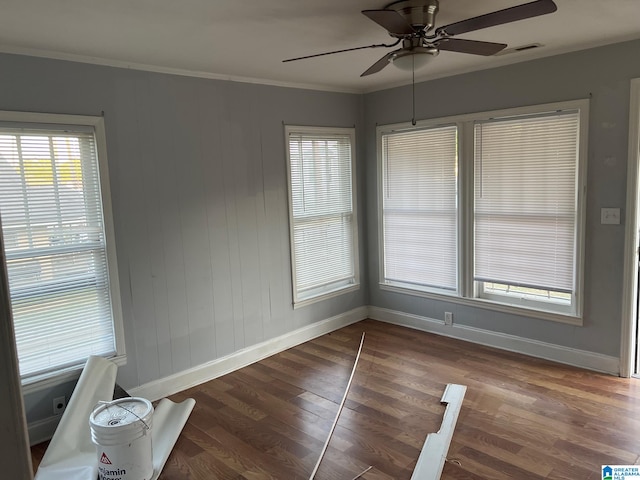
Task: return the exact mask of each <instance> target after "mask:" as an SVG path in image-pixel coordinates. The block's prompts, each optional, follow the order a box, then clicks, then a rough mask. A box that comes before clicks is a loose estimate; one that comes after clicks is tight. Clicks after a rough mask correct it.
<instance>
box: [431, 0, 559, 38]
mask: <svg viewBox="0 0 640 480" xmlns="http://www.w3.org/2000/svg"><path fill="white" fill-rule="evenodd" d="M557 9H558V7H557V6H556V4H555V3H554V2H553V0H537V1H535V2H529V3H524V4H522V5H517V6H515V7H510V8H505V9H504V10H498V11H497V12H492V13H487V14H485V15H480V16H479V17H473V18H468V19H467V20H462V21H460V22H456V23H452V24H450V25H446V26H444V27H440V28H438V30H437V31H436V34H438V35H442V34H444V35H460V34H461V33H467V32H472V31H474V30H480V29H481V28H487V27H493V26H496V25H502V24H504V23H511V22H517V21H518V20H524V19H526V18H532V17H537V16H539V15H546V14H547V13H553V12H555V11H556V10H557Z"/></svg>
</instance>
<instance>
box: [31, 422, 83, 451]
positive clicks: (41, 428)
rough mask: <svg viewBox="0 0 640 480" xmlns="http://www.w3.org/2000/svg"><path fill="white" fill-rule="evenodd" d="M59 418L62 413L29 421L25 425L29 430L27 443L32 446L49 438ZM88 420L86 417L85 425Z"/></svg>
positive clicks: (56, 426)
mask: <svg viewBox="0 0 640 480" xmlns="http://www.w3.org/2000/svg"><path fill="white" fill-rule="evenodd" d="M61 418H62V415H55V416H53V417H47V418H45V419H43V420H38V421H36V422H31V423H30V424H29V425H28V427H27V428H28V430H29V444H30V445H31V446H32V447H33V446H34V445H37V444H39V443H42V442H46V441H47V440H50V439H51V437H53V434H54V432H55V431H56V428H58V423H60V419H61ZM88 422H89V419H87V425H89V423H88Z"/></svg>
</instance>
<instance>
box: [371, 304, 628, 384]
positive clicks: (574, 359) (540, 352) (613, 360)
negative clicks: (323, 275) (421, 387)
mask: <svg viewBox="0 0 640 480" xmlns="http://www.w3.org/2000/svg"><path fill="white" fill-rule="evenodd" d="M369 318H371V319H372V320H379V321H381V322H386V323H392V324H394V325H400V326H403V327H409V328H413V329H416V330H422V331H424V332H430V333H435V334H438V335H443V336H446V337H451V338H456V339H459V340H465V341H468V342H472V343H477V344H480V345H486V346H489V347H494V348H499V349H501V350H507V351H510V352H515V353H520V354H523V355H529V356H531V357H537V358H543V359H545V360H551V361H554V362H558V363H563V364H566V365H573V366H575V367H581V368H586V369H588V370H594V371H597V372H603V373H608V374H611V375H616V376H617V375H618V374H619V373H620V359H619V358H618V357H611V356H608V355H602V354H599V353H594V352H588V351H586V350H578V349H575V348H570V347H564V346H562V345H556V344H552V343H546V342H540V341H538V340H531V339H529V338H524V337H518V336H516V335H508V334H505V333H498V332H492V331H490V330H483V329H481V328H475V327H468V326H465V325H456V324H453V325H444V322H443V321H442V320H436V319H433V318H429V317H423V316H420V315H413V314H410V313H404V312H398V311H395V310H388V309H385V308H379V307H369Z"/></svg>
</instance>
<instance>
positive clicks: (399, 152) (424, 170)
mask: <svg viewBox="0 0 640 480" xmlns="http://www.w3.org/2000/svg"><path fill="white" fill-rule="evenodd" d="M457 152H458V151H457V127H456V126H455V125H452V126H443V127H436V128H428V129H423V130H414V131H400V132H391V133H384V134H383V135H382V177H383V212H382V215H383V239H384V249H383V250H384V266H383V270H384V272H383V274H384V282H386V283H401V284H412V285H416V286H421V287H426V288H427V289H428V288H437V289H446V290H454V291H455V290H456V289H457V285H456V283H457V280H456V279H457V274H456V270H457V268H456V265H457V260H456V252H457V218H458V213H457V212H458V208H457V160H458V153H457Z"/></svg>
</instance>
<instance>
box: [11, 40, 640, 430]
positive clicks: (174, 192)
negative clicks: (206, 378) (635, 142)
mask: <svg viewBox="0 0 640 480" xmlns="http://www.w3.org/2000/svg"><path fill="white" fill-rule="evenodd" d="M639 53H640V42H637V41H636V42H629V43H623V44H618V45H613V46H608V47H602V48H598V49H594V50H588V51H583V52H578V53H572V54H567V55H562V56H558V57H552V58H548V59H542V60H537V61H533V62H527V63H521V64H517V65H512V66H508V67H502V68H497V69H492V70H485V71H481V72H475V73H470V74H467V75H460V76H455V77H450V78H446V79H441V80H435V81H432V82H428V83H423V84H419V85H417V88H416V94H417V98H418V104H417V117H418V118H433V117H441V116H446V115H455V114H462V113H468V112H475V111H484V110H494V109H500V108H508V107H516V106H522V105H531V104H538V103H547V102H554V101H563V100H569V99H576V98H586V97H589V96H591V97H592V99H591V120H590V133H589V135H590V144H589V165H588V174H589V175H588V203H587V208H588V211H587V237H586V258H587V263H586V269H585V275H586V281H585V285H586V288H585V297H586V301H585V322H584V327H573V326H568V325H562V324H558V323H554V322H548V321H542V320H535V319H531V318H526V317H515V316H511V315H506V314H502V313H498V312H491V311H489V310H484V309H477V308H472V307H468V306H460V305H455V304H450V303H448V302H443V301H434V300H427V299H424V298H420V297H414V296H408V295H402V294H397V293H391V292H386V291H381V290H380V289H379V288H378V276H377V275H378V242H377V227H378V224H377V212H376V203H377V198H376V195H377V193H376V168H375V165H376V151H375V126H376V124H387V123H395V122H402V121H408V120H410V115H411V103H410V93H411V91H410V87H401V88H396V89H391V90H386V91H381V92H376V93H372V94H368V95H350V94H335V93H326V92H313V91H307V90H296V89H285V88H278V87H270V86H261V85H253V84H240V83H231V82H223V81H214V80H205V79H197V78H189V77H180V76H171V75H163V74H157V73H149V72H139V71H133V70H126V69H116V68H110V67H100V66H93V65H85V64H77V63H72V62H63V61H56V60H46V59H37V58H32V57H25V56H15V55H4V54H0V70H1V71H2V75H0V109H2V110H18V111H38V112H51V113H71V114H82V115H98V114H100V112H102V111H104V113H105V124H106V133H107V142H108V143H107V149H108V155H109V169H110V180H111V185H112V201H113V207H114V220H115V231H116V247H117V252H118V263H119V269H120V285H121V294H122V303H123V313H124V321H125V331H126V332H125V333H126V344H127V353H128V364H127V365H126V366H125V367H121V368H120V369H119V378H118V382H119V383H120V384H121V385H123V386H124V387H125V388H131V387H134V386H138V385H142V384H144V383H147V382H150V381H153V380H156V379H159V378H162V377H164V376H167V375H170V374H172V373H176V372H179V371H181V370H184V369H187V368H190V367H193V366H197V365H200V364H202V363H204V362H208V361H211V360H214V359H216V358H219V357H221V356H223V355H226V354H229V353H232V352H234V351H237V350H239V349H242V348H244V347H247V346H251V345H254V344H256V343H258V342H261V341H263V340H266V339H269V338H272V337H275V336H278V335H281V334H284V333H287V332H290V331H292V330H294V329H296V328H299V327H302V326H305V325H309V324H311V323H313V322H316V321H319V320H322V319H325V318H328V317H331V316H333V315H336V314H339V313H342V312H345V311H348V310H350V309H352V308H355V307H358V306H361V305H368V304H371V305H374V306H378V307H383V308H389V309H394V310H398V311H402V312H407V313H413V314H418V315H423V316H427V317H433V318H443V313H444V311H445V310H446V311H452V312H453V313H454V315H455V321H456V322H457V323H461V324H465V325H470V326H474V327H479V328H483V329H487V330H491V331H495V332H504V333H508V334H514V335H518V336H522V337H526V338H531V339H534V340H540V341H545V342H550V343H555V344H559V345H565V346H567V347H573V348H578V349H584V350H589V351H593V352H598V353H602V354H606V355H612V356H617V355H618V352H619V344H620V314H621V304H620V302H621V288H622V267H623V266H622V261H623V251H622V250H623V244H624V226H623V225H620V226H610V225H609V226H604V225H600V223H599V219H600V208H601V207H620V208H623V207H624V204H625V187H626V164H627V135H628V132H627V128H628V112H629V79H630V78H633V77H640V63H638V62H637V58H638V54H639ZM283 122H284V123H289V124H303V125H304V124H306V125H330V126H352V125H356V128H357V136H358V137H357V138H358V147H359V151H358V162H357V171H358V188H359V190H358V194H359V215H360V240H361V243H360V258H361V278H362V282H363V287H362V288H361V289H360V291H359V292H356V293H353V294H348V295H344V296H341V297H338V298H334V299H331V300H327V301H324V302H321V303H318V304H315V305H312V306H309V307H305V308H302V309H299V310H295V311H294V310H293V309H292V306H291V277H290V257H289V237H288V213H287V192H286V172H285V149H284V148H285V143H284V135H283ZM623 216H624V212H623ZM71 388H72V384H68V385H66V386H60V387H57V388H56V389H54V390H52V391H49V392H37V393H36V394H33V395H30V396H28V397H27V398H26V399H25V404H26V410H27V414H28V418H29V420H30V421H34V420H39V419H42V418H46V417H48V416H50V414H51V398H52V397H53V396H57V395H60V390H65V389H69V390H70V389H71Z"/></svg>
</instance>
